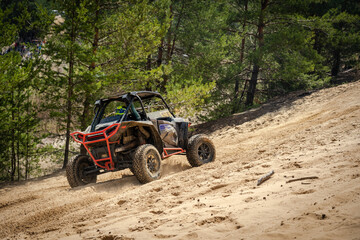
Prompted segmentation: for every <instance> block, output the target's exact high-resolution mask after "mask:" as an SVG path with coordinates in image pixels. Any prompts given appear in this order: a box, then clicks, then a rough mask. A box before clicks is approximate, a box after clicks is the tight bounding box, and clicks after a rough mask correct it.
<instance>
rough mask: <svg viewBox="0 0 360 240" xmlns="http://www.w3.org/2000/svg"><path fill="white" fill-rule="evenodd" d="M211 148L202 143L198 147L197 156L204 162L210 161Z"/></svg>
mask: <svg viewBox="0 0 360 240" xmlns="http://www.w3.org/2000/svg"><path fill="white" fill-rule="evenodd" d="M211 152H212V151H211V148H210V146H209V145H208V144H206V143H202V144H201V145H200V146H199V148H198V156H199V158H200V160H201V161H202V162H204V163H206V162H210V161H211V155H212V154H211Z"/></svg>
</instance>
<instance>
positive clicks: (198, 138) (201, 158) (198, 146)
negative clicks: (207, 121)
mask: <svg viewBox="0 0 360 240" xmlns="http://www.w3.org/2000/svg"><path fill="white" fill-rule="evenodd" d="M215 157H216V151H215V146H214V144H213V142H212V141H211V140H210V139H209V138H208V137H207V136H205V135H203V134H199V135H194V136H192V137H191V138H190V139H189V143H188V147H187V149H186V158H187V160H188V162H189V163H190V165H191V166H193V167H199V166H201V165H203V164H205V163H209V162H213V161H215Z"/></svg>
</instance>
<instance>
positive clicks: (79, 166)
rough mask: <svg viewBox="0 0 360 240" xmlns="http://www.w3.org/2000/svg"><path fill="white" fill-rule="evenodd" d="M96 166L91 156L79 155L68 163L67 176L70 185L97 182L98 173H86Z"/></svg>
mask: <svg viewBox="0 0 360 240" xmlns="http://www.w3.org/2000/svg"><path fill="white" fill-rule="evenodd" d="M91 167H94V163H93V162H92V161H91V159H90V157H89V156H86V155H77V156H75V157H73V158H72V159H71V160H70V161H69V162H68V164H67V165H66V178H67V180H68V182H69V184H70V187H72V188H74V187H77V186H83V185H86V184H89V183H96V179H97V175H95V174H92V175H86V174H85V170H87V169H89V168H91Z"/></svg>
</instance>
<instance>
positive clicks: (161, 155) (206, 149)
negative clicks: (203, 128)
mask: <svg viewBox="0 0 360 240" xmlns="http://www.w3.org/2000/svg"><path fill="white" fill-rule="evenodd" d="M94 113H95V117H94V119H93V121H92V123H91V126H89V127H88V128H87V129H86V130H85V131H84V132H74V133H72V134H71V136H72V137H73V138H74V140H75V141H76V142H78V143H81V147H80V154H79V155H77V156H75V157H74V158H72V159H71V160H70V161H69V162H68V164H67V166H66V176H67V180H68V182H69V184H70V186H71V187H72V188H73V187H77V186H81V185H85V184H88V183H95V182H96V179H97V175H99V174H102V173H106V172H109V171H118V170H123V169H126V168H129V169H130V170H131V172H132V173H133V174H134V175H135V176H136V178H137V179H138V180H139V182H141V183H148V182H151V181H153V180H156V179H159V178H160V177H161V160H162V159H165V158H167V157H170V156H172V155H176V154H184V155H185V154H186V157H187V160H188V162H189V163H190V165H191V166H193V167H197V166H201V165H203V164H205V163H209V162H212V161H214V160H215V148H214V144H213V143H212V142H211V140H210V139H209V138H208V137H206V136H205V135H202V134H199V135H194V136H192V137H191V138H190V139H188V127H189V125H190V124H189V123H188V122H186V121H184V119H182V118H176V117H175V115H174V114H173V112H172V111H171V110H170V108H169V106H168V105H167V104H166V102H165V101H164V99H163V98H162V96H161V95H160V94H159V93H158V92H150V91H139V92H130V93H128V94H124V95H122V96H117V97H111V98H106V99H100V100H97V101H96V102H95V109H94Z"/></svg>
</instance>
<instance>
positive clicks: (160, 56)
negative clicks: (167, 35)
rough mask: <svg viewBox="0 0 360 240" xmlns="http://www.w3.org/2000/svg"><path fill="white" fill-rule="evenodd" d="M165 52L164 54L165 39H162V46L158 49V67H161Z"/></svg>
mask: <svg viewBox="0 0 360 240" xmlns="http://www.w3.org/2000/svg"><path fill="white" fill-rule="evenodd" d="M163 52H164V38H162V39H161V42H160V46H159V49H158V56H157V59H156V66H157V67H160V66H161V63H162V59H163Z"/></svg>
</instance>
